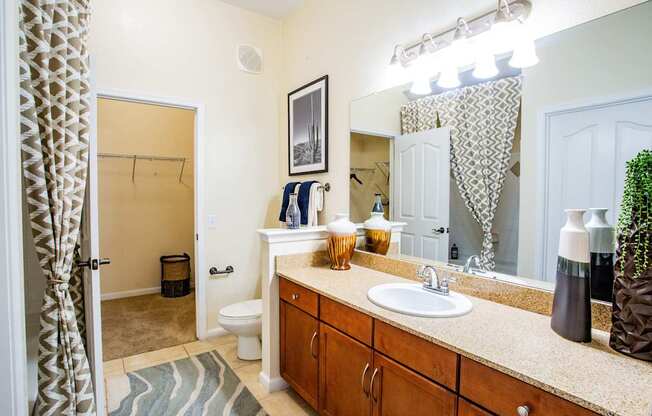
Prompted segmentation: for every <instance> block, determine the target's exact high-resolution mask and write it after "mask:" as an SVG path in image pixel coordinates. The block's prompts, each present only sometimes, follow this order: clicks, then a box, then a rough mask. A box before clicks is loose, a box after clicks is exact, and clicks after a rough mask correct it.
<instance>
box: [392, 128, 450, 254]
mask: <svg viewBox="0 0 652 416" xmlns="http://www.w3.org/2000/svg"><path fill="white" fill-rule="evenodd" d="M393 181H394V189H393V194H394V202H393V204H394V209H393V212H394V216H393V218H392V219H393V220H394V221H399V222H405V223H406V224H407V225H406V226H405V228H404V230H403V232H402V233H401V254H406V255H409V256H415V257H423V258H426V259H430V260H438V261H442V262H447V261H448V227H449V188H450V129H448V128H442V129H433V130H427V131H423V132H419V133H413V134H406V135H402V136H399V137H397V138H396V139H395V140H394V180H393Z"/></svg>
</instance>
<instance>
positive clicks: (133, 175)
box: [97, 153, 188, 183]
mask: <svg viewBox="0 0 652 416" xmlns="http://www.w3.org/2000/svg"><path fill="white" fill-rule="evenodd" d="M97 156H98V157H101V158H103V157H106V158H113V159H128V160H133V164H132V165H131V182H136V161H137V160H149V161H154V160H161V161H165V162H181V171H180V172H179V183H182V182H181V178H182V177H183V171H184V169H185V167H186V162H187V161H188V158H186V157H169V156H152V155H125V154H120V153H98V154H97Z"/></svg>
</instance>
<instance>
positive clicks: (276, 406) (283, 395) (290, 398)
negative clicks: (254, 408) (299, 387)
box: [260, 389, 317, 416]
mask: <svg viewBox="0 0 652 416" xmlns="http://www.w3.org/2000/svg"><path fill="white" fill-rule="evenodd" d="M260 404H261V405H262V406H263V408H264V409H265V411H266V412H267V413H269V416H317V412H315V411H314V410H313V409H312V408H311V407H310V406H309V405H308V404H307V403H306V402H305V401H304V400H303V399H302V398H301V397H299V395H297V394H296V393H295V392H294V391H292V389H287V390H283V391H277V392H275V393H272V394H270V395H269V396H267V397H265V398H264V399H262V400H261V401H260Z"/></svg>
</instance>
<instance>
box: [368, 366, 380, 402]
mask: <svg viewBox="0 0 652 416" xmlns="http://www.w3.org/2000/svg"><path fill="white" fill-rule="evenodd" d="M376 374H378V369H377V368H375V369H374V373H373V374H372V375H371V381H370V382H369V392H370V393H371V398H372V399H374V401H375V402H378V397H376V395H375V394H374V379H375V378H376Z"/></svg>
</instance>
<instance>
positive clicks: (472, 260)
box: [462, 254, 482, 273]
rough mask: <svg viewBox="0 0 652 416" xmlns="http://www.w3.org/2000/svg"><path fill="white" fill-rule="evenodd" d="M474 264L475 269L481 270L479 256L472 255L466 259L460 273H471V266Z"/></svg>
mask: <svg viewBox="0 0 652 416" xmlns="http://www.w3.org/2000/svg"><path fill="white" fill-rule="evenodd" d="M473 263H475V267H476V268H478V269H480V270H482V266H480V256H478V255H476V254H474V255H472V256H471V257H469V258H468V259H466V263H464V269H462V271H463V272H464V273H469V272H470V271H471V265H472V264H473Z"/></svg>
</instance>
